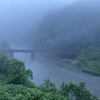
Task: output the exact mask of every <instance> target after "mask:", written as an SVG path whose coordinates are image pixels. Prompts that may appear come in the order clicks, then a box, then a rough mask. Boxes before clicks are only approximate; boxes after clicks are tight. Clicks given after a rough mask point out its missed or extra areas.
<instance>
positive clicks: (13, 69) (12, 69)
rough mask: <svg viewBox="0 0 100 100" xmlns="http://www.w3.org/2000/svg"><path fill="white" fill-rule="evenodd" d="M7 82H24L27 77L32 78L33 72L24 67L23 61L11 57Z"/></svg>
mask: <svg viewBox="0 0 100 100" xmlns="http://www.w3.org/2000/svg"><path fill="white" fill-rule="evenodd" d="M8 76H9V82H8V83H13V84H25V82H27V81H28V80H29V79H33V72H32V71H31V70H29V69H27V70H26V69H25V65H24V63H23V62H21V61H19V60H17V59H11V61H10V63H9V65H8Z"/></svg>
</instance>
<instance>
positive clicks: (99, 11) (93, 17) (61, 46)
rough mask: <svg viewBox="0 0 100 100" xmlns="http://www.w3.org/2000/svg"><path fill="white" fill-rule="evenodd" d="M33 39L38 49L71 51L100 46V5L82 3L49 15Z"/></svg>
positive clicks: (82, 0)
mask: <svg viewBox="0 0 100 100" xmlns="http://www.w3.org/2000/svg"><path fill="white" fill-rule="evenodd" d="M29 39H30V44H31V47H32V48H36V49H49V50H53V49H54V50H62V51H66V50H70V51H71V50H82V49H83V48H86V47H88V46H90V45H94V46H100V1H99V0H96V1H95V0H81V1H77V2H76V3H73V4H71V5H69V6H66V7H65V8H64V9H62V10H61V11H53V12H51V13H48V14H47V15H46V16H45V17H44V19H43V21H42V22H41V24H40V25H39V26H38V27H37V29H36V30H35V31H34V32H33V34H31V35H30V38H29ZM30 44H29V45H30Z"/></svg>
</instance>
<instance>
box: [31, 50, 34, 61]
mask: <svg viewBox="0 0 100 100" xmlns="http://www.w3.org/2000/svg"><path fill="white" fill-rule="evenodd" d="M34 58H35V57H34V53H33V52H31V60H34Z"/></svg>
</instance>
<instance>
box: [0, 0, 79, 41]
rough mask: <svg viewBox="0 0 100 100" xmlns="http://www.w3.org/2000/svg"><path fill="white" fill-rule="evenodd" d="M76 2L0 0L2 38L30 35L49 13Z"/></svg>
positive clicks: (72, 0)
mask: <svg viewBox="0 0 100 100" xmlns="http://www.w3.org/2000/svg"><path fill="white" fill-rule="evenodd" d="M75 1H77V0H0V37H1V38H4V39H10V38H11V37H12V38H13V37H14V36H15V37H17V38H19V37H20V36H21V35H23V34H24V35H25V34H27V32H28V33H30V32H32V31H33V29H34V27H35V25H36V24H37V23H38V22H39V20H40V19H41V18H42V17H43V16H44V15H45V14H46V13H47V12H48V11H51V10H55V9H61V8H63V7H64V6H66V5H68V4H70V3H72V2H75ZM29 30H30V32H29ZM10 40H11V39H10Z"/></svg>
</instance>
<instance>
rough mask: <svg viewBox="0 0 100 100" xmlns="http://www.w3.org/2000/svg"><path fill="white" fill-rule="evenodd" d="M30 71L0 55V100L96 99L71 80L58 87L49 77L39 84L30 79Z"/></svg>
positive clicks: (82, 84)
mask: <svg viewBox="0 0 100 100" xmlns="http://www.w3.org/2000/svg"><path fill="white" fill-rule="evenodd" d="M30 79H33V74H32V71H31V70H29V69H25V65H24V63H23V62H21V61H19V60H17V59H10V58H8V57H7V56H6V55H4V54H1V55H0V100H98V99H97V97H96V96H94V95H92V94H91V93H90V92H89V91H88V90H87V89H86V87H85V83H84V82H80V83H79V84H78V85H77V84H75V83H73V82H71V83H69V84H66V83H64V82H63V83H62V84H61V87H60V88H59V89H57V88H56V86H55V84H54V83H52V82H51V81H50V80H49V79H47V80H45V81H44V83H43V84H41V85H40V86H36V85H35V84H34V83H32V82H31V81H30Z"/></svg>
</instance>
